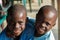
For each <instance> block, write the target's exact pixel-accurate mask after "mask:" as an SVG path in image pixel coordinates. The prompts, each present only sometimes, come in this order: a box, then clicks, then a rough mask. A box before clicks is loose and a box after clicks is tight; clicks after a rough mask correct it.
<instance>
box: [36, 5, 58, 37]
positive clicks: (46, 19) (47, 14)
mask: <svg viewBox="0 0 60 40" xmlns="http://www.w3.org/2000/svg"><path fill="white" fill-rule="evenodd" d="M40 11H41V10H40ZM40 13H41V12H40ZM56 19H57V12H56V10H55V9H52V7H47V6H46V7H44V9H43V13H42V16H41V14H39V13H38V14H37V15H36V24H35V27H36V30H35V36H36V37H39V36H42V35H44V34H45V33H46V32H48V31H49V30H50V29H52V27H54V25H55V24H56Z"/></svg>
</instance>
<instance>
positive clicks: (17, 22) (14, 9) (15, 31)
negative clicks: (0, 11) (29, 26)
mask: <svg viewBox="0 0 60 40" xmlns="http://www.w3.org/2000/svg"><path fill="white" fill-rule="evenodd" d="M25 23H26V9H25V8H24V6H22V5H19V4H16V5H13V6H11V7H10V8H9V9H8V15H7V24H8V26H7V28H8V29H7V34H8V35H9V34H10V36H19V35H20V34H21V33H22V31H23V30H24V29H25Z"/></svg>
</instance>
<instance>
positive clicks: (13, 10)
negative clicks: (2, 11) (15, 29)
mask: <svg viewBox="0 0 60 40" xmlns="http://www.w3.org/2000/svg"><path fill="white" fill-rule="evenodd" d="M9 16H12V18H13V17H17V16H19V17H22V16H24V17H25V18H26V16H27V14H26V9H25V7H24V6H22V5H19V4H16V5H13V6H11V7H10V8H9V9H8V17H9Z"/></svg>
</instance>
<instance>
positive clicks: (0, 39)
mask: <svg viewBox="0 0 60 40" xmlns="http://www.w3.org/2000/svg"><path fill="white" fill-rule="evenodd" d="M34 29H35V28H34V20H33V19H30V18H28V22H27V24H26V28H25V30H24V31H23V32H22V34H21V35H20V38H19V40H33V39H34V36H33V35H34ZM0 40H13V38H9V37H8V36H6V30H4V31H3V32H2V33H1V34H0Z"/></svg>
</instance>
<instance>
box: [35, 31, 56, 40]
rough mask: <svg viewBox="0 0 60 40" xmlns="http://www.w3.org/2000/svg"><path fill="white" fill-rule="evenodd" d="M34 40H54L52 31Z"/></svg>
mask: <svg viewBox="0 0 60 40" xmlns="http://www.w3.org/2000/svg"><path fill="white" fill-rule="evenodd" d="M34 40H55V38H54V36H53V33H52V31H51V30H50V31H48V32H47V33H46V34H44V35H43V36H41V37H34Z"/></svg>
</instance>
